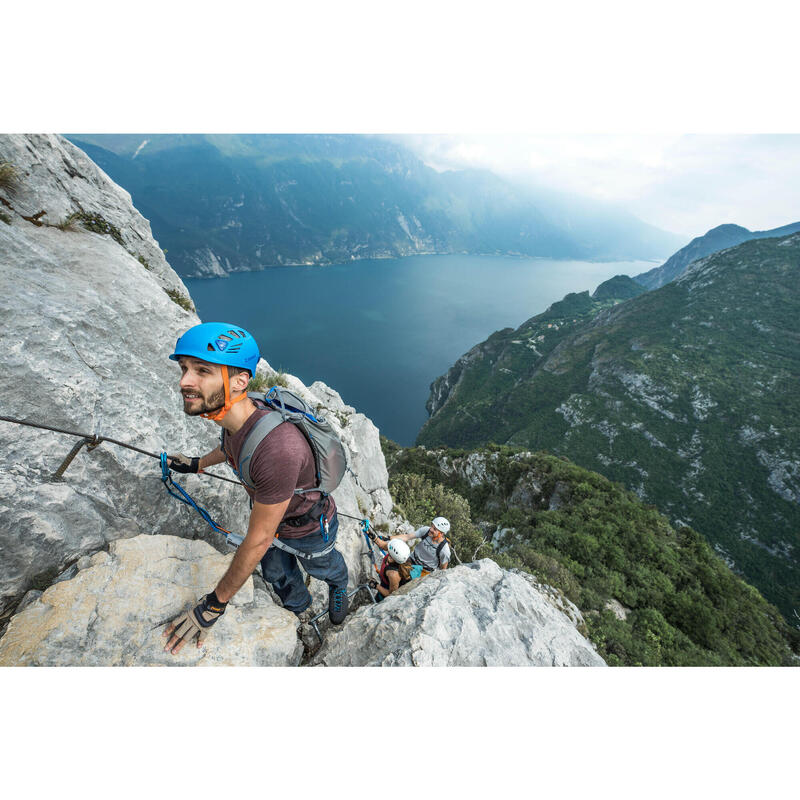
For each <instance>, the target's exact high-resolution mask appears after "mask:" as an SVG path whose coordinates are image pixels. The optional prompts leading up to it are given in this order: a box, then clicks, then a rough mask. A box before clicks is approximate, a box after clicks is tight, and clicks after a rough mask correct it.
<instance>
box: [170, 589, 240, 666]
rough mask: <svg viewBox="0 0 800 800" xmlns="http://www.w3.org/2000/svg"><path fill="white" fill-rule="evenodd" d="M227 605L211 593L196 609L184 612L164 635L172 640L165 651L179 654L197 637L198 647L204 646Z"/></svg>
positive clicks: (214, 593)
mask: <svg viewBox="0 0 800 800" xmlns="http://www.w3.org/2000/svg"><path fill="white" fill-rule="evenodd" d="M227 605H228V604H227V603H222V602H220V601H219V600H218V599H217V595H216V592H209V594H207V595H206V596H205V597H203V598H202V600H200V602H199V603H198V604H197V605H196V606H195V607H194V608H192V609H189V610H188V611H184V612H183V614H181V615H180V616H178V617H176V618H175V619H174V620H173V621H172V622H171V623H170V624H169V625H168V626H167V629H166V630H165V631H164V634H163V635H164V636H167V637H170V638H169V640H168V642H167V646H166V647H165V648H164V649H165V650H172V651H173V652H177V650H179V649H180V648H181V647H183V645H184V644H186V642H191V641H192V640H194V639H195V637H196V638H197V643H198V645H199V644H202V643H203V641H204V640H205V638H206V636H208V629H209V628H210V627H211V626H212V625H213V624H214V623H215V622H216V621H217V620H218V619H219V618H220V617H221V616H222V615H223V614H224V613H225V608H226V607H227Z"/></svg>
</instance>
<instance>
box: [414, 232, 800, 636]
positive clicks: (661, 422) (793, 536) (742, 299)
mask: <svg viewBox="0 0 800 800" xmlns="http://www.w3.org/2000/svg"><path fill="white" fill-rule="evenodd" d="M567 301H569V302H568V303H567V308H565V309H564V310H565V311H573V312H574V313H573V314H571V315H570V314H564V313H563V312H559V316H558V319H555V320H554V319H551V318H550V317H548V316H547V314H546V315H541V316H540V317H535V318H534V319H533V320H529V321H528V322H526V323H525V324H524V325H523V326H522V327H521V328H519V329H518V330H517V331H510V330H506V331H501V332H499V333H496V334H494V335H493V336H491V337H490V338H489V339H488V340H487V341H486V342H484V343H482V344H480V345H478V346H477V347H475V348H473V349H472V350H471V351H470V352H469V353H467V354H466V355H465V356H463V357H462V358H461V359H460V360H459V361H458V362H457V363H456V365H455V366H454V367H453V368H452V369H451V370H450V372H449V373H448V374H447V375H446V376H443V377H442V378H440V379H439V380H438V381H437V382H436V383H434V385H433V387H432V392H431V399H430V402H429V410H430V411H431V412H433V416H432V417H431V419H430V420H429V421H428V422H427V423H426V424H425V426H424V427H423V429H422V431H421V432H420V435H419V438H418V442H419V443H420V444H424V445H427V446H433V445H437V444H447V445H450V446H455V447H474V446H478V445H481V444H484V443H486V442H490V441H493V442H497V443H501V444H513V445H520V446H525V447H530V448H535V449H547V450H550V451H552V452H555V453H559V454H563V455H566V456H568V457H569V458H571V459H574V460H575V461H576V462H577V463H579V464H581V465H582V466H584V467H587V468H589V469H593V470H597V471H598V472H601V473H602V474H604V475H606V476H607V477H609V478H611V479H612V480H615V481H621V482H622V483H624V484H625V485H626V486H628V487H629V488H631V489H633V490H635V491H636V493H637V494H638V495H639V496H640V497H642V498H643V499H646V500H647V501H649V502H652V503H655V504H656V505H657V506H658V508H659V509H661V510H662V511H663V512H665V513H667V514H668V515H669V517H670V518H671V519H672V520H673V521H674V522H675V523H676V524H685V525H691V526H692V527H693V528H695V529H696V530H698V531H700V532H701V533H702V534H703V535H704V536H705V537H706V538H707V539H708V540H709V541H710V542H711V543H712V544H713V545H714V546H715V548H716V550H717V552H718V553H720V554H721V555H722V556H723V557H724V558H725V559H726V560H727V561H728V563H729V564H730V565H731V566H732V567H734V568H735V569H736V570H737V571H739V572H740V574H742V575H744V576H745V577H746V578H747V580H749V581H750V582H751V583H752V584H753V585H754V586H756V587H757V588H758V589H759V590H760V591H761V592H762V593H763V594H764V596H765V597H767V598H768V599H769V600H770V601H772V602H774V603H775V604H776V605H777V606H778V607H779V608H780V609H781V611H782V612H783V613H784V614H785V615H786V617H787V619H789V620H791V621H793V622H795V623H796V622H800V617H798V615H800V565H798V546H799V545H800V425H799V424H798V420H800V395H798V392H797V375H798V374H800V235H797V234H794V235H792V236H788V237H784V238H781V239H772V238H770V239H761V240H753V241H749V242H746V243H744V244H741V245H739V246H738V247H735V248H731V249H728V250H725V251H723V252H720V253H717V254H715V255H713V256H709V257H707V258H705V259H701V260H699V261H696V262H695V263H694V264H693V265H692V266H691V267H690V268H689V269H688V270H687V272H686V273H685V274H684V275H683V276H682V277H681V278H679V279H678V280H677V281H675V282H672V283H669V284H667V285H666V286H664V287H663V288H661V289H658V290H656V291H653V292H648V293H647V294H644V295H642V296H640V297H637V298H634V299H631V300H628V301H626V302H624V303H621V304H619V305H617V306H615V307H613V308H610V309H607V310H605V311H602V312H601V313H599V314H597V315H595V316H594V317H591V315H588V316H590V317H591V318H590V319H589V320H588V321H584V320H582V318H581V317H580V315H579V313H578V312H579V311H580V310H581V309H580V308H578V305H581V304H582V305H584V306H585V298H583V299H582V300H581V296H580V295H576V296H572V297H571V298H567ZM578 301H581V302H580V303H579V302H578ZM565 302H566V301H565ZM549 313H550V314H551V316H552V313H553V312H552V310H551V312H549ZM549 326H552V327H549Z"/></svg>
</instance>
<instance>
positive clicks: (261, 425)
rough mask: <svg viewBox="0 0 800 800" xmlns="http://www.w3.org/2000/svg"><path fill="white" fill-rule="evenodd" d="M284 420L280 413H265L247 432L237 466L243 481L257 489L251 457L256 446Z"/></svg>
mask: <svg viewBox="0 0 800 800" xmlns="http://www.w3.org/2000/svg"><path fill="white" fill-rule="evenodd" d="M282 422H283V418H282V417H281V415H280V414H264V416H263V417H261V419H260V420H258V422H256V424H255V425H253V427H252V428H251V430H250V433H248V434H247V438H246V439H245V440H244V444H243V445H242V449H241V451H240V452H239V463H238V465H237V467H238V470H239V477H240V478H241V479H242V483H244V484H245V485H246V486H249V487H250V488H251V489H255V485H254V484H253V480H252V478H251V477H250V459H251V458H252V457H253V453H255V451H256V448H257V447H258V446H259V445H260V444H261V442H263V441H264V439H266V438H267V436H268V435H269V434H270V433H272V431H274V430H275V428H277V427H278V425H280V424H281V423H282Z"/></svg>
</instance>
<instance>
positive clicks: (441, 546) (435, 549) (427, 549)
mask: <svg viewBox="0 0 800 800" xmlns="http://www.w3.org/2000/svg"><path fill="white" fill-rule="evenodd" d="M448 533H450V522H449V521H448V520H446V519H445V518H444V517H434V519H433V522H431V524H430V525H423V526H422V527H421V528H417V530H415V531H414V533H406V534H403V535H400V536H397V537H396V539H401V540H402V541H404V542H406V543H408V542H412V541H414V540H415V539H416V540H418V541H417V545H416V547H415V548H414V549H413V550H412V551H411V557H410V558H409V560H408V563H409V565H410V566H414V565H419V566H421V567H422V574H423V575H424V574H426V573H428V572H433V571H434V570H436V569H447V567H448V566H449V564H450V545H449V543H448V541H447V534H448ZM393 541H394V540H393ZM382 542H383V543H382ZM378 544H379V546H380V547H381V548H382V549H385V547H386V544H385V540H383V539H381V540H379V542H378Z"/></svg>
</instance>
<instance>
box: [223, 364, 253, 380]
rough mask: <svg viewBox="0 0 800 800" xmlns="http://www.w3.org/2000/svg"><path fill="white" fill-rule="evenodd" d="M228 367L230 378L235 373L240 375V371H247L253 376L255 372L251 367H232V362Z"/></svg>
mask: <svg viewBox="0 0 800 800" xmlns="http://www.w3.org/2000/svg"><path fill="white" fill-rule="evenodd" d="M227 367H228V377H229V378H232V377H233V376H234V375H238V374H239V373H240V372H246V373H247V374H248V375H249V376H250V377H251V378H252V377H253V373H252V372H250V370H249V369H245V368H244V367H232V366H231V365H230V364H228V365H227Z"/></svg>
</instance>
